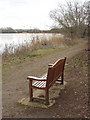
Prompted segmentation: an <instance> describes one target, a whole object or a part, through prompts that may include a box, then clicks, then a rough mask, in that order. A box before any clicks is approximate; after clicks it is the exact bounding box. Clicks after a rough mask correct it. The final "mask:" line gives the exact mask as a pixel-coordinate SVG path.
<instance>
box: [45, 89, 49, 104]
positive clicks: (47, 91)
mask: <svg viewBox="0 0 90 120" xmlns="http://www.w3.org/2000/svg"><path fill="white" fill-rule="evenodd" d="M45 99H46V105H49V89H47V90H45Z"/></svg>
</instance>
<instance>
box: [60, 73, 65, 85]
mask: <svg viewBox="0 0 90 120" xmlns="http://www.w3.org/2000/svg"><path fill="white" fill-rule="evenodd" d="M63 80H64V73H63V74H62V76H61V84H63Z"/></svg>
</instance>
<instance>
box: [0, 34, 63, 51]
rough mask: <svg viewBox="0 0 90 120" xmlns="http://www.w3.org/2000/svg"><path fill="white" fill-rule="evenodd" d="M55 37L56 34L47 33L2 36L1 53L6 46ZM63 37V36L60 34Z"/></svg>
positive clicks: (0, 37)
mask: <svg viewBox="0 0 90 120" xmlns="http://www.w3.org/2000/svg"><path fill="white" fill-rule="evenodd" d="M53 35H54V36H55V35H56V34H49V33H48V34H46V33H39V34H35V33H14V34H0V52H2V51H3V50H4V48H5V44H7V45H13V46H18V45H20V44H24V43H25V42H31V41H32V40H33V39H37V38H40V37H45V38H47V39H48V38H49V37H51V36H53ZM58 35H61V34H58Z"/></svg>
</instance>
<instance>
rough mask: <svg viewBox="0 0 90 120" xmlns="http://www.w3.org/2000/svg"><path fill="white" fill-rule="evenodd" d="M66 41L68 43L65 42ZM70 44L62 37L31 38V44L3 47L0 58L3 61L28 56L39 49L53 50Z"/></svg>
mask: <svg viewBox="0 0 90 120" xmlns="http://www.w3.org/2000/svg"><path fill="white" fill-rule="evenodd" d="M67 40H68V42H67ZM67 43H68V44H70V39H66V38H64V37H62V36H53V37H49V38H45V37H42V38H38V37H36V38H33V40H32V42H29V41H28V42H27V41H26V42H25V43H22V45H21V44H19V45H18V47H16V46H14V45H13V44H10V45H9V46H8V45H5V49H4V51H3V53H2V57H3V58H4V59H6V58H8V57H9V56H23V55H29V54H31V53H32V52H33V51H34V50H37V49H40V48H43V47H44V48H49V47H50V48H53V47H62V46H65V45H67Z"/></svg>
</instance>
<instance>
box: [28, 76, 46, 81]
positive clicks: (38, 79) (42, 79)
mask: <svg viewBox="0 0 90 120" xmlns="http://www.w3.org/2000/svg"><path fill="white" fill-rule="evenodd" d="M27 79H28V80H35V81H46V80H47V79H46V78H42V77H41V78H38V77H34V76H28V77H27Z"/></svg>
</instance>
